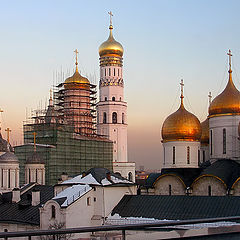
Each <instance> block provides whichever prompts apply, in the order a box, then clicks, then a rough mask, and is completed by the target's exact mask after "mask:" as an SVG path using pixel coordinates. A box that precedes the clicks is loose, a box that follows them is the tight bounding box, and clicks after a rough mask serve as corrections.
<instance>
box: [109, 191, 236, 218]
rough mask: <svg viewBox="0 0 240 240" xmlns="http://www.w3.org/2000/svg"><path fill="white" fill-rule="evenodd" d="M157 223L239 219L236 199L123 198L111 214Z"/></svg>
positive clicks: (133, 196) (130, 196) (195, 197)
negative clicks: (163, 221) (160, 221)
mask: <svg viewBox="0 0 240 240" xmlns="http://www.w3.org/2000/svg"><path fill="white" fill-rule="evenodd" d="M114 214H119V215H120V216H121V217H144V218H155V219H159V220H163V219H168V220H187V219H199V218H216V217H229V216H240V197H233V196H160V195H155V196H154V195H151V196H150V195H125V196H124V197H123V198H122V199H121V201H120V202H119V203H118V204H117V206H116V207H115V208H114V209H113V211H112V214H111V215H114Z"/></svg>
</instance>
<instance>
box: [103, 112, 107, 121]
mask: <svg viewBox="0 0 240 240" xmlns="http://www.w3.org/2000/svg"><path fill="white" fill-rule="evenodd" d="M103 123H107V113H106V112H104V113H103Z"/></svg>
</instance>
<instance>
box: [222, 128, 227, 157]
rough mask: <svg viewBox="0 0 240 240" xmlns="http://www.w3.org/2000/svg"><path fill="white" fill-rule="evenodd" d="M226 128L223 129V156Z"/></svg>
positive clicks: (224, 152)
mask: <svg viewBox="0 0 240 240" xmlns="http://www.w3.org/2000/svg"><path fill="white" fill-rule="evenodd" d="M226 145H227V144H226V128H224V129H223V154H226Z"/></svg>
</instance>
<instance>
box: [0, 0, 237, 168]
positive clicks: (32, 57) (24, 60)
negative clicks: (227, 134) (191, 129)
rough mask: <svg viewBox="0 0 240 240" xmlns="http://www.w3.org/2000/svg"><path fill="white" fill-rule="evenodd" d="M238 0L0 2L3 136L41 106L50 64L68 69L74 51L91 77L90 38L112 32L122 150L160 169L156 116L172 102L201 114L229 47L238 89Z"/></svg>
mask: <svg viewBox="0 0 240 240" xmlns="http://www.w3.org/2000/svg"><path fill="white" fill-rule="evenodd" d="M239 9H240V1H237V0H236V1H233V0H224V1H223V0H202V1H194V0H192V1H190V0H175V1H174V0H159V1H157V0H155V1H153V0H148V1H146V0H145V1H129V0H128V1H127V0H126V1H125V0H122V1H103V0H101V1H99V0H96V1H80V0H78V1H77V0H76V1H75V0H68V1H60V0H51V1H48V0H41V1H30V0H29V1H26V0H21V1H19V0H16V1H11V0H9V1H3V0H0V23H1V25H0V26H1V32H0V43H1V44H0V81H1V94H0V108H1V109H3V110H4V112H3V113H2V117H1V122H2V123H1V125H2V134H3V136H4V137H6V132H5V131H3V130H4V129H5V128H6V127H10V128H11V129H12V135H11V142H12V143H16V142H17V143H18V144H20V143H22V123H23V121H24V120H25V118H26V108H27V109H28V112H30V110H31V109H36V108H38V107H39V105H40V102H42V106H44V105H45V102H46V99H48V97H49V89H50V88H51V86H52V85H53V74H54V72H60V71H61V69H62V70H63V71H64V72H65V73H66V72H67V71H69V70H70V71H71V72H72V69H73V68H74V53H73V51H74V49H76V48H77V49H78V51H79V69H80V70H81V73H82V75H85V76H86V75H90V74H92V75H96V81H97V83H98V77H99V62H98V61H99V60H98V58H99V56H98V47H99V45H100V44H101V43H102V42H103V41H105V40H106V39H107V38H108V33H109V31H108V26H109V16H108V14H107V12H108V11H112V12H113V15H114V16H113V27H114V30H113V34H114V37H115V39H116V40H117V41H119V42H121V44H122V45H123V47H124V50H125V52H124V56H123V57H124V81H125V96H126V100H127V102H128V124H129V125H128V156H129V161H135V162H136V163H137V168H138V166H139V165H145V169H160V166H161V160H162V154H161V149H162V148H161V135H160V129H161V126H162V123H163V121H164V119H165V118H166V117H167V116H168V115H169V114H170V113H172V112H174V111H176V110H177V108H178V105H179V103H180V99H179V95H180V85H179V83H180V80H181V79H182V78H183V79H184V83H185V88H184V95H185V99H184V102H185V106H186V109H187V110H189V111H190V112H192V113H194V114H195V115H196V116H197V117H198V118H199V120H200V121H203V120H205V118H206V117H207V106H208V98H207V96H208V92H209V91H211V92H212V95H213V97H215V96H216V95H217V94H219V93H220V92H221V91H222V90H223V88H224V87H225V85H226V83H227V70H228V58H227V51H228V49H229V48H230V49H231V50H232V53H233V81H234V83H235V85H236V87H237V88H238V89H240V27H239V22H240V15H239Z"/></svg>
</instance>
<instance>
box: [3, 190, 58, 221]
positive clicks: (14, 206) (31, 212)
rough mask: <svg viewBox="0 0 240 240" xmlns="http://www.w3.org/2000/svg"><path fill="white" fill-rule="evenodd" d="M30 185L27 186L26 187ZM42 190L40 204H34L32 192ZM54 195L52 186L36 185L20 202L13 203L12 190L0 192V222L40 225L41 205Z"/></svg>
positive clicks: (24, 194)
mask: <svg viewBox="0 0 240 240" xmlns="http://www.w3.org/2000/svg"><path fill="white" fill-rule="evenodd" d="M26 187H28V186H25V188H26ZM33 191H40V204H39V205H37V206H32V205H31V201H32V192H33ZM53 196H54V188H53V187H52V186H45V185H35V186H33V187H32V188H30V189H29V190H28V191H26V192H24V193H23V194H22V195H21V200H20V201H19V202H18V203H12V202H11V200H12V192H7V193H3V194H0V213H1V214H0V222H1V223H3V222H7V223H9V222H11V223H23V224H33V225H40V213H39V207H40V206H41V205H42V204H44V203H46V202H47V201H48V200H50V199H51V198H52V197H53Z"/></svg>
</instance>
